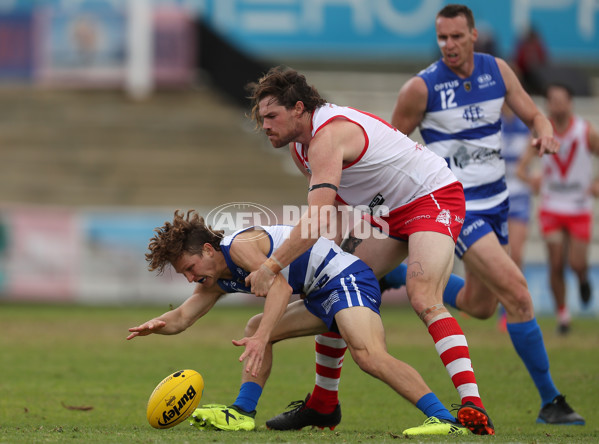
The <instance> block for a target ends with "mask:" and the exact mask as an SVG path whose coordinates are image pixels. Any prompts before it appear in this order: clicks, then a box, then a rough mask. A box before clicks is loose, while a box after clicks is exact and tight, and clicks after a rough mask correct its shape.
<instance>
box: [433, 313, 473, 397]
mask: <svg viewBox="0 0 599 444" xmlns="http://www.w3.org/2000/svg"><path fill="white" fill-rule="evenodd" d="M428 331H429V333H430V335H431V336H432V338H433V341H435V348H436V349H437V353H439V356H440V357H441V361H443V365H444V366H445V368H446V369H447V372H448V373H449V376H450V377H451V381H452V382H453V385H454V386H455V388H456V390H457V391H458V393H459V395H460V398H461V399H462V404H464V403H466V402H468V401H471V402H472V403H474V405H476V406H477V407H482V408H484V406H483V403H482V401H481V399H480V395H479V393H478V385H477V384H476V378H475V377H474V370H473V369H472V362H471V361H470V351H469V350H468V343H467V342H466V337H465V336H464V333H463V332H462V329H461V328H460V326H459V324H458V321H456V320H455V319H454V318H453V317H451V316H449V317H447V316H443V315H441V316H438V317H437V318H434V319H433V320H432V321H431V322H430V324H429V327H428Z"/></svg>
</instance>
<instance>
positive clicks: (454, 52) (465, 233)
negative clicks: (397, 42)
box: [385, 4, 585, 425]
mask: <svg viewBox="0 0 599 444" xmlns="http://www.w3.org/2000/svg"><path fill="white" fill-rule="evenodd" d="M435 28H436V33H437V42H438V45H439V48H440V50H441V54H442V57H441V59H440V60H438V61H437V62H435V63H433V64H431V65H430V66H429V67H427V68H426V69H424V70H422V71H421V72H420V73H418V74H417V75H416V76H415V77H413V78H411V79H410V80H409V81H408V82H406V84H405V85H404V86H403V87H402V88H401V90H400V92H399V95H398V98H397V102H396V104H395V108H394V110H393V116H392V124H393V126H395V127H396V128H398V129H399V130H400V131H402V132H403V133H405V134H408V135H409V134H411V133H412V132H413V131H414V130H415V129H416V128H417V127H418V128H419V129H420V133H421V135H422V137H423V139H424V141H425V142H426V144H427V146H428V147H429V148H430V149H431V150H432V151H434V152H435V153H437V154H439V155H440V156H442V157H444V158H445V159H446V160H447V162H448V164H449V165H450V167H451V169H452V171H453V172H454V174H455V175H456V176H457V178H458V179H459V180H460V181H461V182H462V185H463V186H464V194H465V197H466V219H465V221H464V225H463V228H462V232H461V234H460V237H459V238H458V242H457V243H456V255H457V256H458V257H460V258H462V259H463V261H464V265H465V270H466V279H465V285H463V284H462V285H460V284H459V283H458V284H456V283H455V281H456V280H458V281H459V279H460V278H458V277H456V276H454V277H452V279H450V283H449V284H448V288H449V287H452V286H453V290H452V291H446V292H445V294H444V302H445V303H448V304H450V305H452V306H454V307H456V308H459V309H460V310H462V311H464V312H466V313H468V314H470V315H472V316H474V317H477V318H481V319H487V318H489V317H491V316H492V315H493V313H494V312H495V310H496V308H497V303H498V302H501V304H502V305H503V307H505V310H506V315H507V330H508V332H509V334H510V337H511V340H512V343H513V345H514V347H515V349H516V351H517V353H518V355H519V356H520V358H521V359H522V361H523V362H524V364H525V365H526V368H527V369H528V372H529V374H530V376H531V377H532V379H533V381H534V383H535V385H536V387H537V390H538V391H539V394H540V397H541V410H540V412H539V415H538V417H537V422H540V423H551V424H580V425H582V424H584V423H585V421H584V419H583V418H582V417H581V416H580V415H579V414H577V413H576V412H574V411H573V410H572V408H571V407H570V406H569V405H568V404H567V403H566V401H565V398H564V396H563V395H562V394H561V393H560V392H559V391H558V389H557V388H556V386H555V385H554V383H553V381H552V378H551V374H550V372H549V359H548V357H547V352H546V350H545V345H544V342H543V336H542V333H541V330H540V328H539V326H538V324H537V321H536V318H535V315H534V307H533V304H532V299H531V297H530V293H529V290H528V286H527V283H526V279H525V278H524V275H523V273H522V271H521V270H520V269H519V268H518V266H517V265H516V264H515V263H514V261H513V260H512V259H511V258H510V256H509V254H508V251H507V244H508V228H507V212H508V207H509V200H508V190H507V187H506V183H505V164H504V160H503V158H502V155H501V120H500V112H501V107H502V105H503V103H504V101H505V103H506V104H507V105H508V106H509V107H510V108H511V109H512V110H513V111H514V112H515V114H516V115H517V116H518V117H519V118H520V119H521V120H522V121H523V122H524V123H525V124H526V125H527V126H528V127H529V128H530V129H531V131H532V132H533V134H534V137H533V138H532V140H531V143H532V145H533V146H535V147H536V148H537V150H538V154H539V155H543V154H554V153H556V152H557V150H558V149H559V142H558V141H557V140H556V139H555V137H554V135H553V128H552V126H551V123H550V122H549V120H548V119H547V118H546V117H545V116H544V115H543V114H542V113H541V111H540V110H539V109H538V107H537V106H536V105H535V103H534V102H533V100H532V99H531V97H530V96H529V95H528V93H527V92H526V91H525V90H524V89H523V87H522V85H521V84H520V82H519V80H518V78H517V76H516V74H515V73H514V71H513V70H512V69H511V68H510V67H509V65H508V64H507V63H506V62H505V61H504V60H502V59H500V58H498V57H493V56H491V55H488V54H482V53H475V52H474V43H475V42H476V39H477V35H478V34H477V30H476V28H475V26H474V17H473V15H472V11H471V10H470V9H469V8H468V7H467V6H464V5H455V4H453V5H447V6H445V7H444V8H443V9H441V11H439V13H438V14H437V16H436V21H435ZM408 267H409V264H408ZM385 280H386V281H387V284H391V286H396V284H397V282H389V281H390V279H387V278H385ZM452 281H453V282H452Z"/></svg>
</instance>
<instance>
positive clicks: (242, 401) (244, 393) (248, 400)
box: [233, 382, 262, 413]
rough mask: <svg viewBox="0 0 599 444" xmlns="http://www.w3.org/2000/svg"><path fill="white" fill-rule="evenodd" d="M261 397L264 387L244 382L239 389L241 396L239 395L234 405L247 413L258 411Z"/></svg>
mask: <svg viewBox="0 0 599 444" xmlns="http://www.w3.org/2000/svg"><path fill="white" fill-rule="evenodd" d="M261 395H262V387H260V386H259V385H258V384H256V383H255V382H244V383H243V384H242V385H241V388H240V389H239V395H237V399H236V400H235V402H234V403H233V405H235V406H237V407H239V408H241V409H242V410H244V411H245V412H247V413H251V412H253V411H254V410H256V406H257V405H258V400H259V399H260V396H261Z"/></svg>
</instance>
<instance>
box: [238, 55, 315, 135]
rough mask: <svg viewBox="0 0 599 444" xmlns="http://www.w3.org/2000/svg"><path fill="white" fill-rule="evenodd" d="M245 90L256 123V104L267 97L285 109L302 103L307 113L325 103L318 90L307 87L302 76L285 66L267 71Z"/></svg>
mask: <svg viewBox="0 0 599 444" xmlns="http://www.w3.org/2000/svg"><path fill="white" fill-rule="evenodd" d="M247 89H248V91H249V93H250V95H249V97H248V98H249V99H250V100H251V102H252V113H251V117H252V119H254V120H255V121H256V122H257V123H260V122H261V118H260V115H259V113H258V104H259V103H260V101H261V100H262V99H264V98H265V97H268V96H272V97H273V98H274V99H275V100H276V101H277V102H278V103H279V104H280V105H282V106H284V107H285V108H286V109H290V108H293V107H294V106H295V104H296V103H297V102H302V103H303V104H304V108H305V110H306V111H308V112H312V111H314V110H315V109H316V108H319V107H321V106H322V105H324V104H325V103H326V100H325V99H323V98H322V97H321V96H320V94H319V93H318V90H317V89H316V88H315V87H313V86H311V85H308V82H307V81H306V77H305V76H304V75H302V74H300V73H299V72H297V71H296V70H295V69H291V68H288V67H285V66H276V67H274V68H271V69H269V70H268V72H267V73H266V74H265V75H264V76H262V77H261V78H260V79H259V80H258V82H255V83H250V84H248V86H247Z"/></svg>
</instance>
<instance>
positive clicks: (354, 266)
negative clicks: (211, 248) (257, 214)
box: [218, 225, 369, 295]
mask: <svg viewBox="0 0 599 444" xmlns="http://www.w3.org/2000/svg"><path fill="white" fill-rule="evenodd" d="M252 228H253V229H259V230H264V231H265V232H266V233H267V234H268V236H269V237H270V239H271V249H270V251H269V253H268V257H270V255H271V254H272V252H273V251H275V250H277V248H279V247H280V246H281V245H282V244H283V242H285V241H286V240H287V239H288V238H289V235H290V233H291V230H292V229H293V227H292V226H289V225H272V226H254V227H250V228H245V229H242V230H238V231H236V232H235V233H233V234H231V235H229V236H226V237H224V238H223V240H222V241H221V242H220V247H221V252H222V253H223V255H224V256H225V261H226V262H227V266H228V267H229V270H231V273H232V274H233V279H231V280H223V279H221V280H219V281H218V283H219V285H220V287H221V288H223V289H224V290H225V291H227V292H244V293H250V289H249V288H248V287H246V286H245V284H244V280H245V277H246V276H247V275H248V274H249V273H248V272H247V271H245V270H243V269H242V268H241V267H239V266H238V265H237V264H235V263H234V262H233V260H232V259H231V254H230V252H229V250H230V248H231V243H232V242H233V240H234V239H235V237H236V236H237V235H238V234H239V233H242V232H244V231H247V230H250V229H252ZM364 270H369V268H368V266H367V265H366V264H365V263H364V262H362V261H360V260H358V258H357V257H356V256H354V255H352V254H349V253H346V252H345V251H343V250H342V249H341V248H339V246H338V245H337V244H335V242H333V241H331V240H329V239H326V238H324V237H321V238H319V239H318V241H316V243H315V244H314V245H313V246H312V247H311V248H310V249H309V250H307V251H306V252H304V253H303V254H302V255H301V256H300V257H298V258H297V259H295V260H294V261H293V262H291V264H289V265H288V266H287V267H285V268H284V269H283V270H281V274H282V275H283V277H284V278H285V279H286V280H287V282H288V283H289V285H290V286H291V288H292V289H293V293H294V294H302V293H303V294H305V295H309V294H310V293H311V292H312V291H314V290H317V289H319V288H321V287H323V286H324V285H326V284H327V283H328V282H329V281H330V280H331V279H332V278H334V277H335V276H338V275H339V274H341V273H344V272H346V273H348V272H349V273H357V272H360V271H364Z"/></svg>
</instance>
